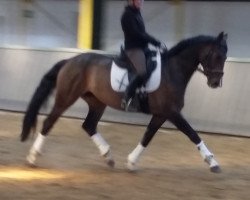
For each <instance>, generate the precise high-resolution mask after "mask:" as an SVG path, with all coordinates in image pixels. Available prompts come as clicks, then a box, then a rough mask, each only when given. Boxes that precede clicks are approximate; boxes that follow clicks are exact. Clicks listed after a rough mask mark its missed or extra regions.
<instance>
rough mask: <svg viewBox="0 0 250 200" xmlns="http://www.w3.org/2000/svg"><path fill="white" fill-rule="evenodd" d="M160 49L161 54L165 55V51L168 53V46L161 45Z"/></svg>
mask: <svg viewBox="0 0 250 200" xmlns="http://www.w3.org/2000/svg"><path fill="white" fill-rule="evenodd" d="M158 48H159V50H160V52H161V53H163V52H164V51H167V46H166V44H164V43H163V42H161V43H160V45H159V46H158Z"/></svg>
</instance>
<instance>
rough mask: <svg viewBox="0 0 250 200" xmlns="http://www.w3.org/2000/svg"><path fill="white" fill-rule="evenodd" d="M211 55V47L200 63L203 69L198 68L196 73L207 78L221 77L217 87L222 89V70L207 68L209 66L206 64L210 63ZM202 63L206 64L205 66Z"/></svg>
mask: <svg viewBox="0 0 250 200" xmlns="http://www.w3.org/2000/svg"><path fill="white" fill-rule="evenodd" d="M213 53H214V51H213V47H211V49H210V50H209V51H208V54H207V55H206V56H205V57H204V58H203V59H202V60H201V61H200V63H201V65H202V67H203V69H202V68H199V67H198V68H197V71H198V72H200V73H202V74H204V75H205V76H206V77H208V78H209V77H211V76H213V75H216V76H219V77H221V79H220V85H219V87H222V77H223V75H224V72H223V71H222V70H218V69H210V68H208V67H207V66H209V65H208V64H209V62H210V59H211V57H212V56H213ZM203 63H207V65H204V64H203Z"/></svg>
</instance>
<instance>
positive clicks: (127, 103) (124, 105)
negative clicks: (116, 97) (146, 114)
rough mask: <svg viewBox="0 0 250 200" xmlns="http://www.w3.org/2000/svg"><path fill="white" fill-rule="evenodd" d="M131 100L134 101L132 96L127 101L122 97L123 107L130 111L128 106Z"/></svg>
mask: <svg viewBox="0 0 250 200" xmlns="http://www.w3.org/2000/svg"><path fill="white" fill-rule="evenodd" d="M131 102H132V98H130V99H129V100H128V101H126V100H125V99H122V102H121V108H122V109H124V110H125V111H128V108H129V105H130V104H131Z"/></svg>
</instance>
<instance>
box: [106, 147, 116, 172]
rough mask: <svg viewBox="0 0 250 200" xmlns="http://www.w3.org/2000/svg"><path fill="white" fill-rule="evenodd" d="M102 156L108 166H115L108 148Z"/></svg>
mask: <svg viewBox="0 0 250 200" xmlns="http://www.w3.org/2000/svg"><path fill="white" fill-rule="evenodd" d="M103 157H104V158H105V161H106V163H107V165H108V166H109V167H111V168H114V167H115V161H114V159H113V157H112V155H111V151H110V150H108V152H107V153H106V154H105V155H104V156H103Z"/></svg>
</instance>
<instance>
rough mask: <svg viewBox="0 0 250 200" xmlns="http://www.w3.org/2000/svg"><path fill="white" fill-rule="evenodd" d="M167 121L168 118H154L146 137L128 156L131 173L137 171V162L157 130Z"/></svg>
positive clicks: (128, 166)
mask: <svg viewBox="0 0 250 200" xmlns="http://www.w3.org/2000/svg"><path fill="white" fill-rule="evenodd" d="M165 121H166V117H162V116H153V117H152V119H151V121H150V123H149V125H148V127H147V130H146V132H145V133H144V136H143V138H142V140H141V142H140V143H139V144H138V145H137V146H136V148H135V149H134V150H133V151H132V152H131V153H130V154H129V155H128V158H127V168H128V169H129V170H130V171H135V170H137V166H136V164H137V162H138V160H139V158H140V156H141V154H142V152H143V151H144V150H145V148H146V147H147V146H148V144H149V142H150V141H151V140H152V138H153V137H154V135H155V133H156V132H157V130H158V129H159V128H160V127H161V125H162V124H163V123H164V122H165Z"/></svg>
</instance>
